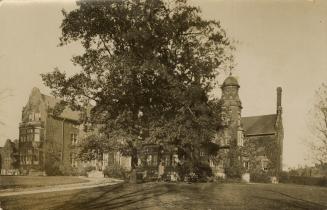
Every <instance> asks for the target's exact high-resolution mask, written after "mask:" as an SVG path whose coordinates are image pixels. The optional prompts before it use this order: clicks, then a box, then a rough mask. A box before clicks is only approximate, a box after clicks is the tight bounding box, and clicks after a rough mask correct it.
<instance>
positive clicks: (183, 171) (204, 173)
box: [177, 161, 213, 182]
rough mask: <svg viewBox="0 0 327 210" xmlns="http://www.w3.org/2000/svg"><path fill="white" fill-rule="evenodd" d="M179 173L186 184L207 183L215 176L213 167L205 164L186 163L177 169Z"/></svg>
mask: <svg viewBox="0 0 327 210" xmlns="http://www.w3.org/2000/svg"><path fill="white" fill-rule="evenodd" d="M177 171H178V175H179V177H180V178H181V180H184V181H186V182H198V181H207V180H208V177H212V176H213V173H212V169H211V167H210V166H209V164H207V163H205V162H191V161H186V162H184V163H183V164H182V165H179V166H178V167H177Z"/></svg>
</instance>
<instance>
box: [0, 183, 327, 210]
mask: <svg viewBox="0 0 327 210" xmlns="http://www.w3.org/2000/svg"><path fill="white" fill-rule="evenodd" d="M0 200H1V202H2V208H4V209H10V210H15V209H19V210H21V209H26V210H41V209H42V210H46V209H50V210H51V209H53V210H54V209H61V210H83V209H87V210H89V209H212V210H213V209H228V210H236V209H237V210H238V209H242V210H243V209H245V210H247V209H258V210H270V209H271V210H276V209H280V210H286V209H287V210H292V209H302V210H303V209H307V210H316V209H317V210H320V209H321V210H326V209H327V188H323V187H311V186H300V185H288V184H278V185H273V184H219V183H198V184H185V183H177V184H175V183H145V184H127V183H126V184H118V185H114V186H108V187H98V188H91V189H85V190H75V191H64V192H54V193H42V194H32V195H21V196H11V197H2V198H0Z"/></svg>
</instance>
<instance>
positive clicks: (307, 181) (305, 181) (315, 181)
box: [280, 176, 327, 187]
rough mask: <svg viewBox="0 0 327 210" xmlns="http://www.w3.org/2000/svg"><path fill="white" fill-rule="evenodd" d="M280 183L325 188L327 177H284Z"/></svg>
mask: <svg viewBox="0 0 327 210" xmlns="http://www.w3.org/2000/svg"><path fill="white" fill-rule="evenodd" d="M280 182H282V183H288V184H301V185H315V186H325V187H327V177H306V176H287V177H286V176H285V177H280Z"/></svg>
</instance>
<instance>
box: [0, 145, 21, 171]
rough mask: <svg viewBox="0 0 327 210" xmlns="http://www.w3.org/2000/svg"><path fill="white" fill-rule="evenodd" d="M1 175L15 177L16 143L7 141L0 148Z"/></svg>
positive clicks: (17, 162) (17, 158) (16, 163)
mask: <svg viewBox="0 0 327 210" xmlns="http://www.w3.org/2000/svg"><path fill="white" fill-rule="evenodd" d="M0 159H1V162H0V164H1V166H0V168H1V175H17V174H18V173H19V172H18V164H19V155H18V142H17V141H11V140H10V139H7V141H6V143H5V144H4V146H3V147H1V148H0Z"/></svg>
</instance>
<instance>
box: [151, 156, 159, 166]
mask: <svg viewBox="0 0 327 210" xmlns="http://www.w3.org/2000/svg"><path fill="white" fill-rule="evenodd" d="M157 164H158V156H157V155H153V158H152V165H153V166H156V165H157Z"/></svg>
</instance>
